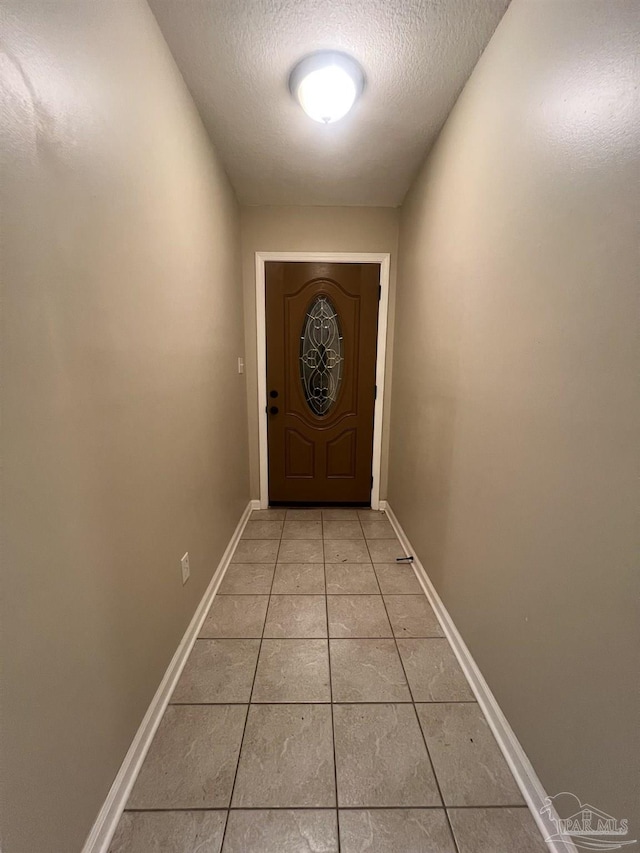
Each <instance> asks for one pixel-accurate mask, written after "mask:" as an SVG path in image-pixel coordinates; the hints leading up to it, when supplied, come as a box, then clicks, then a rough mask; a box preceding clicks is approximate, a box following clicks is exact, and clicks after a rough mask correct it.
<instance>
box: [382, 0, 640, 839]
mask: <svg viewBox="0 0 640 853" xmlns="http://www.w3.org/2000/svg"><path fill="white" fill-rule="evenodd" d="M639 24H640V18H639V17H638V7H637V3H636V2H634V0H611V1H610V2H606V3H604V2H601V0H586V2H585V0H536V2H530V0H513V2H512V4H511V6H510V8H509V10H508V12H507V14H506V16H505V18H504V20H503V21H502V23H501V24H500V25H499V27H498V29H497V31H496V33H495V35H494V37H493V39H492V41H491V42H490V44H489V46H488V48H487V50H486V52H485V54H484V56H483V58H482V59H481V61H480V63H479V65H478V66H477V68H476V69H475V71H474V73H473V74H472V76H471V78H470V80H469V82H468V84H467V86H466V88H465V90H464V91H463V93H462V96H461V97H460V99H459V101H458V103H457V105H456V107H455V109H454V110H453V113H452V114H451V116H450V118H449V120H448V121H447V123H446V125H445V128H444V130H443V132H442V134H441V137H440V139H439V142H438V143H437V145H436V147H435V149H434V150H433V151H432V153H431V155H430V157H429V158H428V161H427V162H426V164H425V166H424V168H423V170H422V172H421V174H420V176H419V178H418V180H417V181H416V183H415V184H414V186H413V188H412V190H411V192H410V195H409V197H408V199H407V201H406V204H405V205H404V207H403V209H402V219H401V230H400V247H399V258H400V265H399V269H398V289H397V304H396V349H395V354H394V377H393V382H394V393H393V411H392V418H391V455H390V481H389V500H390V504H391V506H392V507H393V508H394V509H395V511H396V513H397V515H398V518H399V520H400V522H401V523H402V525H403V526H404V528H405V530H406V531H407V534H408V536H409V538H410V539H411V541H412V543H413V544H414V546H415V548H416V549H417V552H418V554H419V556H420V557H421V559H422V561H423V562H424V564H425V566H426V567H427V570H428V571H429V573H430V574H431V576H432V578H433V580H434V582H435V584H436V586H437V588H438V590H439V592H440V594H441V595H442V597H443V599H444V602H445V604H446V606H447V607H448V609H449V610H450V612H451V614H452V616H453V618H454V620H455V622H456V623H457V625H458V627H459V629H460V631H461V633H462V635H463V637H464V638H465V640H466V642H467V644H468V645H469V647H470V649H471V652H472V654H473V655H474V657H475V659H476V661H477V662H478V664H479V666H480V668H481V670H482V672H483V673H484V675H485V676H486V678H487V680H488V682H489V685H490V686H491V688H492V690H493V691H494V693H495V695H496V697H497V699H498V701H499V703H500V705H501V707H502V708H503V710H504V712H505V713H506V715H507V718H508V719H509V721H510V723H511V724H512V726H513V728H514V730H515V732H516V734H517V736H518V738H519V739H520V741H521V743H522V744H523V746H524V748H525V750H526V752H527V753H528V755H529V757H530V759H531V760H532V762H533V764H534V767H535V768H536V770H537V772H538V774H539V776H540V778H541V780H542V782H543V784H544V785H545V787H546V789H547V791H548V792H549V793H550V794H555V793H557V792H560V791H572V792H574V793H575V794H576V795H577V796H579V797H580V798H581V799H582V800H583V801H588V802H589V803H592V804H593V805H594V806H597V807H599V808H602V809H604V810H605V811H607V812H610V813H611V814H613V815H615V816H617V817H618V818H623V817H628V818H635V823H634V825H633V830H632V832H633V834H632V835H631V837H632V838H638V837H639V833H640V825H639V823H638V817H639V815H638V799H637V780H638V774H637V770H638V766H637V762H638V753H639V750H638V705H637V698H638V690H637V688H638V660H639V644H638V639H639V638H638V622H639V620H638V592H639V585H638V575H639V572H638V553H639V552H638V545H639V537H638V524H637V521H638V518H637V506H638V497H639V491H638V485H637V474H638V464H637V463H638V455H637V446H638V427H639V414H640V413H639V406H638V402H639V396H638V387H637V384H636V382H637V368H638V363H639V362H638V356H639V354H640V353H639V352H638V342H639V338H638V326H637V322H638V317H637V294H638V284H639V278H638V237H639V219H638V215H639V213H640V205H639V198H638V154H639V153H640V152H639V150H638V149H639V139H640V113H639V109H638V94H637V89H636V91H635V92H634V85H635V86H637V59H636V51H637V45H638V43H640V32H639Z"/></svg>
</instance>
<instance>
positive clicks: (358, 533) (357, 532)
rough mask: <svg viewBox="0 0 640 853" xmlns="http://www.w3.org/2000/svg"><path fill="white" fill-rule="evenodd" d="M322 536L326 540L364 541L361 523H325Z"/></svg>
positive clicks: (329, 521) (323, 523)
mask: <svg viewBox="0 0 640 853" xmlns="http://www.w3.org/2000/svg"><path fill="white" fill-rule="evenodd" d="M322 535H323V537H324V538H325V539H364V533H363V532H362V526H361V525H360V522H359V521H357V520H356V521H331V520H327V521H323V522H322Z"/></svg>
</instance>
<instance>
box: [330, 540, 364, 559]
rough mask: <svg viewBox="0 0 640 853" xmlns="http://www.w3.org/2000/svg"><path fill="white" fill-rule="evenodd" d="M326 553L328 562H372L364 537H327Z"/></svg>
mask: <svg viewBox="0 0 640 853" xmlns="http://www.w3.org/2000/svg"><path fill="white" fill-rule="evenodd" d="M324 553H325V560H326V561H327V563H370V562H371V558H370V557H369V551H368V550H367V546H366V543H365V541H364V539H325V540H324Z"/></svg>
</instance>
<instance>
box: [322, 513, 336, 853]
mask: <svg viewBox="0 0 640 853" xmlns="http://www.w3.org/2000/svg"><path fill="white" fill-rule="evenodd" d="M320 524H321V530H322V536H323V539H322V556H323V562H322V571H323V573H324V606H325V613H326V620H327V661H328V664H329V699H330V700H331V746H332V747H333V784H334V791H335V797H336V836H337V841H338V853H340V812H339V810H338V762H337V759H336V728H335V721H334V718H333V705H334V703H333V676H332V674H331V643H330V641H329V596H328V594H327V560H326V555H325V553H324V515H323V514H322V513H320Z"/></svg>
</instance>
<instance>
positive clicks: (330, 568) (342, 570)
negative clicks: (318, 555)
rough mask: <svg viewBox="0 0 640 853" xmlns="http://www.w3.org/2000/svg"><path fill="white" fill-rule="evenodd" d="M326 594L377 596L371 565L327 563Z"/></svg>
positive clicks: (375, 580) (378, 591) (376, 586)
mask: <svg viewBox="0 0 640 853" xmlns="http://www.w3.org/2000/svg"><path fill="white" fill-rule="evenodd" d="M325 571H326V576H327V592H328V593H331V594H332V595H349V594H351V595H362V594H369V595H379V594H380V587H379V586H378V581H377V579H376V576H375V573H374V571H373V567H372V565H371V563H327V564H326V566H325Z"/></svg>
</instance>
